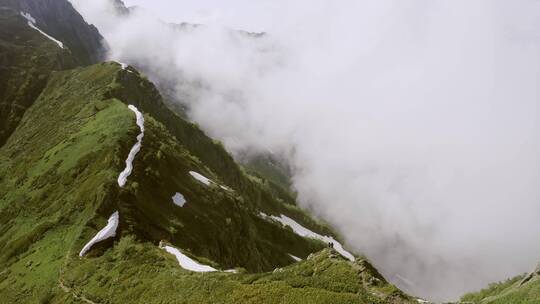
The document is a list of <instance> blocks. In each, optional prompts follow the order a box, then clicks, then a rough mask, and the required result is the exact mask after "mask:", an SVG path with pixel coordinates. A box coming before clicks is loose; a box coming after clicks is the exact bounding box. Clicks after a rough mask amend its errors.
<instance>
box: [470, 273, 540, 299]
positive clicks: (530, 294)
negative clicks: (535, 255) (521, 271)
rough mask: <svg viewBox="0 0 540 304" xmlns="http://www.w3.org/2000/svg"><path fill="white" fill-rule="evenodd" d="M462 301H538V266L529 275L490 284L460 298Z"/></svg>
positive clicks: (539, 285) (539, 282)
mask: <svg viewBox="0 0 540 304" xmlns="http://www.w3.org/2000/svg"><path fill="white" fill-rule="evenodd" d="M461 300H462V301H464V302H470V303H482V304H507V303H512V304H536V303H540V267H539V268H537V269H536V270H535V271H534V272H532V273H531V274H529V275H520V276H516V277H514V278H511V279H508V280H506V281H503V282H498V283H493V284H490V285H489V286H488V287H487V288H485V289H482V290H480V291H478V292H473V293H468V294H466V295H464V296H463V297H462V298H461Z"/></svg>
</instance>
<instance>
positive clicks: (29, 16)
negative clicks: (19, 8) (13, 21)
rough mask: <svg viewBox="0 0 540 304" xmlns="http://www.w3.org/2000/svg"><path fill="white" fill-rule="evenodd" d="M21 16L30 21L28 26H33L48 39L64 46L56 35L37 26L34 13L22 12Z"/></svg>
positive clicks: (61, 46)
mask: <svg viewBox="0 0 540 304" xmlns="http://www.w3.org/2000/svg"><path fill="white" fill-rule="evenodd" d="M21 16H23V17H24V18H25V19H26V20H27V21H28V26H29V27H31V28H33V29H34V30H36V31H38V32H40V33H41V34H42V35H43V36H45V37H47V38H48V39H50V40H52V41H53V42H54V43H56V44H57V45H58V46H59V47H60V48H61V49H63V48H64V44H63V43H62V42H61V41H59V40H57V39H54V37H52V36H50V35H48V34H47V33H45V32H44V31H42V30H41V29H39V28H38V27H37V26H36V19H34V17H32V15H30V14H29V13H23V12H21Z"/></svg>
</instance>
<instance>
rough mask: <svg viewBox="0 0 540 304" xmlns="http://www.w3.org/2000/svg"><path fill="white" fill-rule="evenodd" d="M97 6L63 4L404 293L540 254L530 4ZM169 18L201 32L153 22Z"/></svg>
mask: <svg viewBox="0 0 540 304" xmlns="http://www.w3.org/2000/svg"><path fill="white" fill-rule="evenodd" d="M104 1H105V0H97V1H84V0H73V2H74V3H75V4H76V6H77V7H78V8H79V9H80V11H81V12H82V13H83V15H84V16H85V18H86V19H87V20H88V21H89V22H92V23H94V24H96V26H97V27H98V28H99V29H100V30H101V32H102V34H103V35H104V36H105V37H106V39H107V40H108V42H109V43H110V46H111V51H110V57H111V58H112V59H116V60H119V61H124V62H127V63H131V64H134V65H137V66H139V67H141V68H142V69H143V70H144V71H145V72H146V73H147V74H148V75H149V76H150V77H151V78H152V79H154V80H156V81H158V82H160V83H167V85H168V86H169V87H172V88H174V91H173V92H174V94H176V96H177V98H179V99H182V100H183V101H184V102H187V103H189V109H190V111H189V115H190V117H191V118H192V119H193V120H195V121H197V122H198V123H199V124H200V125H201V126H202V127H203V128H204V129H205V130H206V131H207V132H208V133H209V134H210V135H211V136H213V137H216V138H219V139H221V140H222V141H223V142H224V143H225V145H226V146H227V147H228V148H229V150H230V151H232V152H233V153H238V152H245V151H273V152H274V153H276V154H279V155H281V156H284V157H286V158H287V159H289V160H290V164H291V166H292V167H293V168H294V187H295V189H296V190H297V191H298V192H299V200H300V204H301V205H302V206H303V207H306V208H310V209H312V210H313V211H314V213H316V214H317V215H318V216H320V217H322V218H324V219H326V220H328V221H329V222H331V223H332V224H334V226H335V227H337V229H338V230H339V231H340V232H341V233H342V235H343V236H344V238H345V240H346V243H347V244H348V246H349V247H351V248H354V249H356V250H357V251H359V252H362V253H364V254H366V255H367V256H368V257H369V258H370V259H371V260H372V261H373V262H374V263H375V264H376V266H377V267H378V268H379V269H380V270H381V271H382V272H383V273H384V274H385V275H386V277H388V278H389V279H390V280H391V281H392V282H394V283H396V284H397V285H399V286H401V287H403V288H405V289H406V290H407V291H409V292H411V293H413V294H415V295H419V296H423V297H426V298H431V299H439V300H440V299H451V298H456V297H458V296H459V295H461V294H462V293H463V292H465V291H469V290H475V289H479V288H481V287H483V286H485V285H486V284H487V283H489V282H491V281H495V280H502V279H505V278H507V277H509V276H513V275H516V274H519V273H522V272H525V271H529V270H531V269H532V268H533V267H534V266H535V265H536V263H537V262H539V261H540V242H539V240H540V161H539V155H540V124H539V117H540V109H539V105H540V99H539V98H540V92H539V90H540V86H539V81H540V74H539V73H540V2H539V1H536V0H518V1H506V0H504V1H503V0H476V1H465V0H456V1H443V0H408V1H403V0H399V1H398V0H396V1H387V0H373V1H352V0H351V1H345V0H344V1H329V0H315V1H312V0H297V1H287V0H276V1H270V2H271V4H269V3H270V2H269V1H260V2H253V1H248V0H244V1H241V0H235V1H233V2H231V3H229V5H228V6H226V5H225V3H223V2H218V1H210V0H207V1H203V2H200V3H203V4H200V3H199V4H197V3H198V2H197V1H182V2H180V1H141V0H139V1H133V2H137V3H139V4H140V3H143V5H145V6H147V7H149V8H150V9H151V12H152V13H151V14H150V13H149V14H146V13H144V12H143V11H142V10H141V11H139V12H138V13H136V14H134V15H133V16H131V17H129V18H115V17H114V16H113V14H112V13H111V10H110V9H107V8H106V5H105V4H104ZM145 3H146V4H145ZM169 5H170V7H169ZM205 5H206V6H207V7H205ZM265 5H266V6H265ZM190 10H193V11H190ZM200 11H202V12H210V13H208V15H209V16H210V17H208V15H205V14H204V13H199V12H200ZM175 12H178V14H177V16H178V19H177V21H178V22H181V21H184V20H182V18H188V17H189V16H191V17H192V19H191V20H185V21H192V22H204V21H205V20H206V21H209V22H208V23H210V24H211V25H210V26H207V27H202V28H198V29H196V30H174V29H172V27H170V26H168V25H166V24H165V23H162V22H160V21H158V20H157V17H153V16H159V17H161V18H165V19H167V20H168V21H171V20H172V19H174V16H175ZM258 14H260V16H259V15H258ZM205 16H206V17H208V18H207V19H205V18H206V17H205ZM259 17H260V18H259ZM197 18H198V19H197ZM188 19H189V18H188ZM210 21H212V22H210ZM224 24H225V25H231V26H232V27H239V26H242V27H243V29H246V30H260V29H264V30H265V31H267V34H266V35H264V36H263V37H260V38H253V37H249V36H247V35H244V34H242V33H238V32H233V31H230V30H228V29H226V28H224V27H222V25H224Z"/></svg>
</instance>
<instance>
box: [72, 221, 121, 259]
mask: <svg viewBox="0 0 540 304" xmlns="http://www.w3.org/2000/svg"><path fill="white" fill-rule="evenodd" d="M119 219H120V216H119V215H118V211H116V212H114V213H113V214H112V215H111V216H110V217H109V220H108V222H107V226H105V227H103V229H101V230H100V231H99V232H98V233H97V234H96V235H95V236H94V237H93V238H92V239H91V240H90V242H88V243H87V244H86V245H84V247H83V249H82V250H81V252H80V253H79V256H84V255H85V254H86V252H88V250H90V248H92V246H94V244H96V243H98V242H101V241H103V240H105V239H108V238H111V237H114V236H115V235H116V228H118V222H119Z"/></svg>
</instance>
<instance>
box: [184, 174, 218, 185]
mask: <svg viewBox="0 0 540 304" xmlns="http://www.w3.org/2000/svg"><path fill="white" fill-rule="evenodd" d="M189 174H191V176H193V178H194V179H196V180H198V181H199V182H201V183H203V184H205V185H207V186H210V183H212V180H210V179H209V178H207V177H205V176H204V175H202V174H200V173H197V172H195V171H189Z"/></svg>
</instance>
